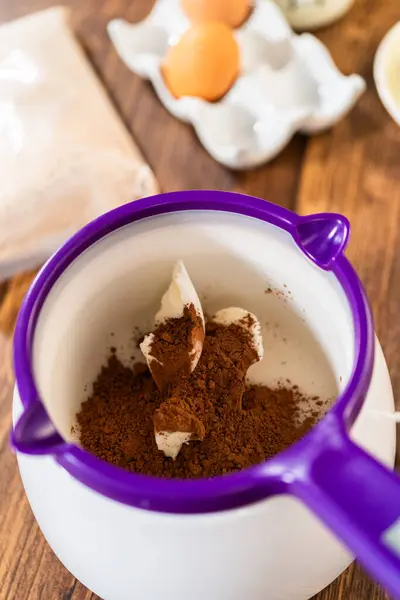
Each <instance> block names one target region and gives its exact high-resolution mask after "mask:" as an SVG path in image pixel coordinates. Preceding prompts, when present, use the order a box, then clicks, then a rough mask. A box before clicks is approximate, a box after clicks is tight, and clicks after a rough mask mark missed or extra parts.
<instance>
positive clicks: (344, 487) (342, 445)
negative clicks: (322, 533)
mask: <svg viewBox="0 0 400 600" xmlns="http://www.w3.org/2000/svg"><path fill="white" fill-rule="evenodd" d="M328 418H329V417H328ZM326 425H327V426H326ZM332 425H333V427H332ZM317 429H320V431H319V434H320V436H321V439H320V444H318V447H317V446H314V449H313V450H312V454H313V456H312V457H310V456H309V457H308V458H309V460H310V459H311V460H310V462H309V464H311V468H310V469H309V470H308V469H307V473H303V474H299V476H298V477H297V478H296V480H295V481H294V483H293V488H292V491H293V492H294V493H295V495H297V497H298V498H300V499H301V500H303V501H304V503H305V504H306V505H307V506H308V507H309V508H310V509H311V510H312V511H313V512H314V513H315V514H316V515H318V516H319V517H320V518H321V520H322V521H323V522H324V523H325V524H326V525H327V526H328V527H329V528H330V529H331V530H332V531H333V532H334V533H335V534H336V535H337V536H338V537H339V538H340V539H341V540H342V541H343V542H344V544H345V545H346V546H347V547H348V548H349V550H350V551H351V552H352V553H353V554H355V556H356V557H357V558H358V559H359V561H360V562H361V563H362V564H363V565H364V567H365V568H366V569H367V570H368V571H369V572H370V574H371V575H372V576H373V577H374V578H375V579H376V580H378V581H379V582H380V583H381V584H382V585H383V586H384V587H385V588H386V589H387V590H388V592H389V593H391V594H392V596H393V597H394V598H398V599H400V478H399V477H397V476H396V475H395V474H394V473H393V472H391V471H389V470H388V469H386V468H385V467H384V466H383V465H381V464H380V463H378V462H377V461H376V460H374V459H373V458H372V456H370V455H369V454H367V453H366V452H364V451H363V450H361V448H359V447H358V446H357V445H356V444H354V443H353V442H352V441H351V440H350V439H349V437H348V436H347V434H346V433H345V432H344V430H343V426H342V425H341V424H340V423H339V422H336V423H335V422H334V420H332V421H331V422H330V424H329V423H328V424H326V423H325V421H324V422H323V423H321V427H320V428H317ZM338 429H340V433H339V432H338ZM315 433H316V432H315ZM322 438H323V439H322ZM305 449H306V448H305ZM308 451H310V446H308Z"/></svg>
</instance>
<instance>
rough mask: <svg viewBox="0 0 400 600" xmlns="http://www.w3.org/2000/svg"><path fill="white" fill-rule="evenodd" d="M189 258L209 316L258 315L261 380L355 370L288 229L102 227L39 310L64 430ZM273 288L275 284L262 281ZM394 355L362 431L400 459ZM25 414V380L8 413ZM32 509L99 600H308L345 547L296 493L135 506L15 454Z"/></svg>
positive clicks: (348, 335)
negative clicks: (198, 506)
mask: <svg viewBox="0 0 400 600" xmlns="http://www.w3.org/2000/svg"><path fill="white" fill-rule="evenodd" d="M177 259H182V260H183V261H184V263H185V266H186V268H187V270H188V272H189V274H190V276H191V278H192V280H193V282H194V284H195V287H196V289H197V290H198V292H199V296H200V298H201V300H202V302H203V306H204V309H205V312H206V313H208V314H211V313H213V312H214V311H216V310H218V309H220V308H223V307H226V306H229V305H237V306H241V307H244V308H246V309H248V310H249V311H252V312H253V313H255V314H256V315H257V316H258V318H259V319H260V321H261V323H262V333H263V339H264V348H265V357H264V359H263V361H262V362H261V363H260V364H258V365H256V366H254V367H253V368H252V370H251V371H250V373H249V375H250V379H251V380H252V381H255V382H260V383H265V384H268V385H276V383H277V382H278V381H279V380H282V379H290V380H291V381H292V382H293V383H295V384H297V385H299V386H300V388H301V389H302V390H303V391H304V392H305V393H307V394H311V395H313V396H314V395H318V396H320V397H321V398H323V399H332V400H333V399H334V398H336V397H337V395H338V393H340V391H341V390H343V388H344V386H345V385H346V382H347V381H348V379H349V377H350V374H351V369H352V360H353V327H352V320H351V313H350V311H349V308H348V305H347V302H346V300H345V296H344V294H343V292H342V290H341V288H340V287H339V285H338V283H337V281H336V279H335V278H334V277H333V276H332V274H330V273H328V272H324V271H322V270H321V269H318V268H317V267H316V266H315V265H314V264H313V263H312V262H311V261H309V260H308V259H307V258H306V257H305V256H304V254H303V253H302V252H301V251H300V250H299V249H298V247H297V246H296V245H295V243H294V242H293V239H292V238H291V237H290V236H289V235H288V234H287V233H286V232H284V231H282V230H281V229H278V228H277V227H275V226H272V225H270V224H268V223H265V222H261V221H258V220H256V219H253V218H249V217H245V216H243V215H239V214H232V213H222V212H215V211H211V210H210V211H194V212H184V213H170V214H163V215H159V216H155V217H151V218H147V219H144V220H142V221H138V222H135V223H131V224H129V225H126V226H125V227H123V228H121V229H118V230H116V231H114V232H112V233H111V234H109V235H108V236H107V237H105V238H103V239H101V240H100V241H98V242H97V243H96V244H94V245H93V246H92V247H90V248H89V249H88V250H86V251H85V252H84V253H83V254H82V255H80V256H79V257H78V258H77V259H76V260H75V261H74V262H73V264H72V265H71V266H70V267H69V268H68V269H67V270H66V271H64V273H62V274H61V276H60V278H59V279H58V281H57V282H56V283H55V285H54V286H53V287H52V289H51V291H50V293H49V295H48V296H47V299H46V300H45V303H44V305H43V307H42V309H41V312H40V316H39V319H38V322H37V326H36V332H35V337H34V345H33V365H34V371H35V379H36V383H37V386H38V389H39V391H40V396H41V398H42V400H43V403H44V404H45V406H46V409H47V411H48V413H49V416H50V418H51V419H52V421H53V423H54V424H55V425H56V427H57V428H58V430H59V432H60V433H61V434H62V435H63V436H64V437H65V438H66V439H72V440H73V439H74V436H73V435H72V434H71V427H72V426H73V425H74V418H75V414H76V412H77V410H79V407H80V404H81V402H82V401H83V400H84V399H85V398H86V397H87V395H88V394H89V393H90V389H91V383H92V382H93V380H94V378H95V377H96V375H97V373H98V371H99V369H100V367H101V365H102V364H103V363H104V361H105V359H106V357H107V353H108V351H109V347H110V346H111V345H112V346H116V347H117V349H118V354H119V356H120V357H121V358H122V359H123V360H125V361H127V362H129V360H130V357H131V356H132V355H133V353H134V352H135V351H136V348H135V344H136V342H135V336H134V334H135V328H136V327H138V328H139V329H140V330H141V331H146V330H148V329H149V328H150V327H151V324H152V320H153V317H154V314H155V312H156V311H157V309H158V306H159V302H160V298H161V296H162V294H163V292H164V291H165V289H166V288H167V286H168V284H169V281H170V277H171V272H172V268H173V265H174V263H175V262H176V260H177ZM268 289H272V293H266V291H267V290H268ZM373 410H378V411H383V412H387V413H389V412H392V411H393V396H392V390H391V384H390V379H389V376H388V372H387V368H386V365H385V361H384V358H383V355H382V352H381V349H380V347H379V344H378V343H377V344H376V357H375V365H374V373H373V379H372V382H371V385H370V389H369V392H368V395H367V399H366V402H365V404H364V406H363V409H362V411H361V414H360V415H359V418H358V420H357V422H356V424H355V426H354V428H353V431H352V434H353V435H354V437H355V439H356V440H357V441H358V442H359V443H360V444H361V445H362V446H363V447H364V448H366V449H368V450H369V451H370V452H371V453H372V454H374V455H375V456H376V457H378V458H379V459H381V460H382V461H383V462H385V463H386V464H387V465H389V466H393V461H394V449H395V427H394V423H393V422H392V421H391V420H390V419H388V418H385V417H381V416H379V415H377V414H376V413H374V412H371V411H373ZM20 412H21V402H20V399H19V396H18V392H17V391H16V393H15V398H14V418H15V419H16V418H17V416H18V415H19V414H20ZM18 462H19V468H20V471H21V476H22V480H23V483H24V486H25V490H26V493H27V496H28V499H29V502H30V504H31V507H32V510H33V512H34V514H35V517H36V519H37V521H38V523H39V525H40V527H41V529H42V531H43V533H44V535H45V537H46V539H47V541H48V542H49V544H50V546H51V547H52V548H53V550H54V552H55V553H56V554H57V556H58V557H59V558H60V560H61V561H62V562H63V564H64V565H65V566H66V567H67V569H69V570H70V571H71V573H72V574H73V575H75V576H76V577H77V578H78V579H79V580H80V581H82V583H84V584H85V585H86V586H87V587H88V588H89V589H91V590H93V591H94V592H95V593H96V594H98V595H99V596H100V597H101V598H103V599H104V600H131V599H132V598H138V599H139V598H140V600H155V599H157V600H158V599H160V598H162V599H163V600H187V598H190V599H191V600H204V599H205V598H207V600H243V598H251V599H252V600H306V599H307V598H310V597H311V596H313V595H314V594H315V593H317V592H318V591H319V590H320V589H322V588H323V587H325V586H326V585H327V584H329V583H330V582H331V581H332V580H333V579H334V578H335V577H337V575H339V573H340V572H341V571H342V570H343V569H344V568H346V567H347V565H348V564H349V563H350V561H351V557H350V556H349V555H348V554H347V552H346V551H345V550H344V549H343V548H342V547H341V545H340V544H339V543H338V542H337V541H336V540H335V539H334V538H333V536H332V535H331V534H330V533H329V532H328V531H327V530H326V529H325V527H324V526H323V525H322V524H321V523H319V522H318V521H317V519H316V518H315V517H314V516H312V515H311V513H309V511H308V510H307V509H306V508H305V507H304V506H303V505H302V504H300V502H298V501H297V500H295V499H293V498H291V497H287V496H277V497H273V498H268V499H267V500H265V501H262V502H258V503H256V504H253V505H249V506H244V507H242V508H239V509H234V510H230V511H225V512H219V513H211V514H204V515H201V514H200V515H168V514H162V513H155V512H149V511H145V510H140V509H137V508H135V507H132V506H128V505H125V504H123V503H119V502H116V501H114V500H111V499H110V498H107V497H104V496H102V495H101V494H98V493H96V492H94V491H93V490H92V489H90V488H89V487H87V486H85V485H83V484H82V483H80V482H79V481H77V480H76V479H75V478H74V477H72V476H71V475H70V474H69V473H67V471H65V470H64V469H63V468H62V467H60V466H59V465H58V464H57V462H56V461H55V460H54V459H53V458H52V457H49V456H47V457H40V456H37V457H35V456H26V455H22V454H20V455H18Z"/></svg>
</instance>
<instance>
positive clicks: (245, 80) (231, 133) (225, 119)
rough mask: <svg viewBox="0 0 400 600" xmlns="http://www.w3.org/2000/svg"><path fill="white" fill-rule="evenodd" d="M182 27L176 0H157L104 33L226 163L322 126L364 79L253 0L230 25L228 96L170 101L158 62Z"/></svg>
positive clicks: (272, 152)
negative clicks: (232, 76)
mask: <svg viewBox="0 0 400 600" xmlns="http://www.w3.org/2000/svg"><path fill="white" fill-rule="evenodd" d="M188 27H190V23H189V21H188V19H187V18H186V17H185V15H184V14H183V12H182V10H181V8H180V0H157V2H156V3H155V5H154V8H153V9H152V11H151V13H150V14H149V16H148V17H146V19H144V20H143V21H141V22H140V23H137V24H131V23H128V22H127V21H125V20H122V19H115V20H112V21H110V23H109V24H108V32H109V35H110V38H111V40H112V42H113V44H114V46H115V48H116V51H117V53H118V54H119V56H120V58H121V59H122V60H123V62H124V63H125V64H126V65H127V66H128V68H129V69H130V70H132V71H133V72H134V73H136V74H138V75H139V76H141V77H143V78H145V79H149V80H150V81H151V82H152V84H153V87H154V89H155V91H156V93H157V95H158V97H159V99H160V101H161V102H162V103H163V105H164V106H165V107H166V108H167V110H168V111H169V112H170V113H172V114H173V115H174V116H175V117H177V118H178V119H180V120H181V121H184V122H187V123H191V124H192V125H193V127H194V129H195V131H196V133H197V135H198V137H199V140H200V142H201V143H202V144H203V146H204V147H205V148H206V150H207V151H208V152H209V153H210V154H211V156H213V158H214V159H215V160H217V161H219V162H220V163H222V164H223V165H225V166H227V167H230V168H233V169H245V168H249V167H255V166H257V165H260V164H262V163H264V162H267V161H268V160H271V159H272V158H274V157H275V156H276V155H277V154H278V153H279V152H280V151H281V150H282V149H283V148H284V147H285V146H286V145H287V144H288V142H289V141H290V139H291V138H292V136H293V135H294V133H296V132H297V131H300V132H302V133H306V134H315V133H319V132H321V131H323V130H325V129H328V128H329V127H331V126H332V125H334V124H335V123H336V122H337V121H339V120H340V119H342V118H343V117H344V116H345V115H346V114H347V113H348V112H349V111H350V110H351V108H352V107H353V106H354V104H355V103H356V101H357V100H358V98H359V97H360V95H361V94H362V93H363V91H364V90H365V82H364V80H363V79H362V77H360V76H359V75H350V76H344V75H343V74H342V73H341V72H340V71H339V70H338V68H337V67H336V65H335V64H334V62H333V60H332V57H331V55H330V54H329V52H328V50H327V48H326V47H325V46H324V45H323V44H322V43H321V42H320V41H319V40H317V38H316V37H314V36H313V35H310V34H302V35H296V34H294V32H293V31H292V29H291V28H290V26H289V25H288V23H287V21H286V19H285V17H284V16H283V13H282V12H281V10H280V9H279V8H278V7H277V6H276V5H275V4H274V3H273V2H269V1H268V0H255V2H254V6H253V9H252V12H251V15H250V16H249V18H248V20H247V21H246V22H245V23H244V24H243V25H242V26H241V27H239V28H238V29H235V30H234V35H235V38H236V41H237V43H238V46H239V51H240V60H241V70H240V75H239V76H238V78H237V79H236V81H235V83H234V85H233V86H232V87H231V89H230V90H229V91H228V93H227V94H226V95H225V96H224V97H223V98H222V99H221V100H219V101H218V102H207V101H205V100H203V99H201V98H196V97H188V96H186V97H182V98H176V97H174V96H173V95H172V94H171V92H170V91H169V89H168V87H167V86H166V84H165V81H164V78H163V75H162V71H161V66H162V64H163V62H164V59H165V57H166V54H167V52H168V48H169V47H170V46H171V45H173V44H175V43H177V42H178V40H179V38H180V36H181V35H182V34H183V33H184V32H185V30H186V29H187V28H188Z"/></svg>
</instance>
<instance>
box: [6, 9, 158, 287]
mask: <svg viewBox="0 0 400 600" xmlns="http://www.w3.org/2000/svg"><path fill="white" fill-rule="evenodd" d="M68 16H69V13H68V10H66V9H63V8H53V9H50V10H47V11H44V12H42V13H37V14H34V15H30V16H28V17H25V18H23V19H20V20H18V21H14V22H12V23H9V24H5V25H2V26H1V27H0V174H1V177H0V279H4V278H6V277H8V276H10V275H11V274H13V273H14V272H16V271H18V270H22V269H25V268H33V267H35V266H37V265H39V264H40V263H41V262H43V261H44V260H46V259H47V258H48V257H49V256H50V255H51V254H52V252H54V251H55V250H56V249H57V248H58V247H59V245H60V244H61V243H62V242H63V241H64V240H65V239H66V238H67V237H69V236H70V235H71V234H72V233H73V232H75V231H76V230H77V229H79V228H80V227H81V226H82V225H84V224H85V223H87V222H88V221H90V220H91V219H93V218H94V217H96V216H98V215H100V214H101V213H103V212H106V211H107V210H109V209H111V208H114V207H115V206H118V205H120V204H124V203H126V202H129V201H131V200H134V199H137V198H140V197H142V196H148V195H151V194H153V193H156V192H157V185H156V181H155V179H154V176H153V174H152V172H151V170H150V168H149V167H148V165H147V164H146V163H145V161H144V160H143V158H142V156H141V155H140V153H139V150H138V149H137V147H136V145H135V143H134V142H133V140H132V139H131V137H130V136H129V134H128V132H127V130H126V129H125V127H124V125H123V123H122V122H121V120H120V118H119V116H118V115H117V113H116V112H115V110H114V108H113V107H112V105H111V103H110V101H109V99H108V97H107V94H106V92H105V91H104V89H103V88H102V86H101V84H100V82H99V81H98V79H97V77H96V76H95V74H94V72H93V70H92V68H91V66H90V64H89V63H88V61H87V59H86V57H85V56H84V54H83V51H82V50H81V48H80V47H79V45H78V43H77V41H76V40H75V38H74V36H73V34H72V33H71V30H70V29H69V25H68Z"/></svg>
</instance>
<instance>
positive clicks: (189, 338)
mask: <svg viewBox="0 0 400 600" xmlns="http://www.w3.org/2000/svg"><path fill="white" fill-rule="evenodd" d="M152 338H153V341H152V345H151V351H150V355H151V356H152V357H153V358H154V359H155V360H154V361H153V362H152V364H151V373H152V376H153V379H154V381H155V382H156V384H157V386H158V388H159V389H160V390H163V389H164V388H165V387H166V386H167V385H168V384H169V383H171V382H172V381H174V379H175V377H176V374H177V373H180V372H183V373H190V371H191V357H192V352H193V350H194V348H195V347H196V346H197V345H198V344H200V347H201V346H202V345H203V341H204V327H203V323H202V321H201V317H200V315H199V314H198V313H197V311H196V308H195V307H194V305H193V304H189V305H187V306H185V307H184V310H183V315H182V317H179V318H174V319H167V320H166V321H165V322H164V323H161V324H160V325H159V326H158V327H157V328H156V330H155V331H154V333H153V334H152Z"/></svg>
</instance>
